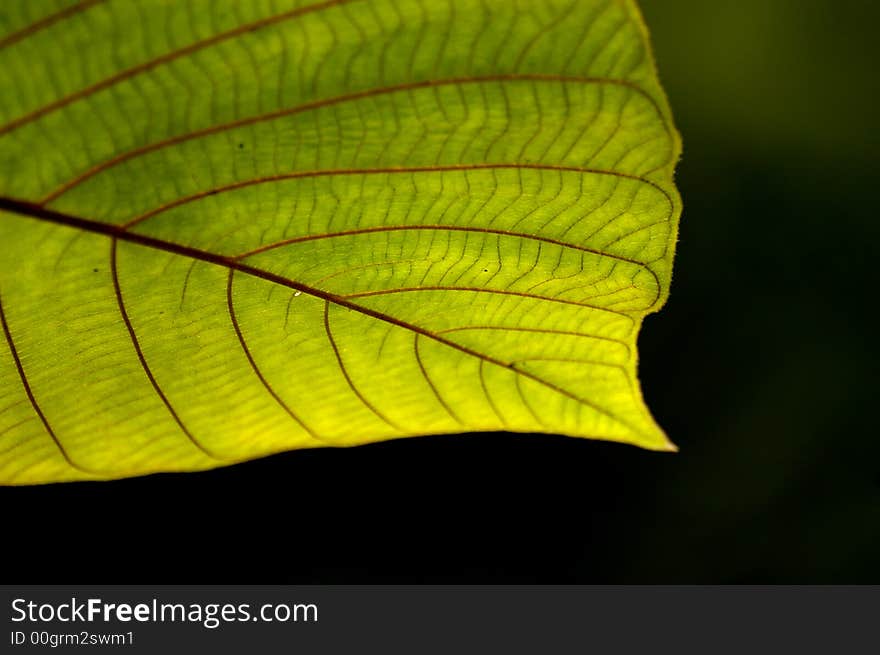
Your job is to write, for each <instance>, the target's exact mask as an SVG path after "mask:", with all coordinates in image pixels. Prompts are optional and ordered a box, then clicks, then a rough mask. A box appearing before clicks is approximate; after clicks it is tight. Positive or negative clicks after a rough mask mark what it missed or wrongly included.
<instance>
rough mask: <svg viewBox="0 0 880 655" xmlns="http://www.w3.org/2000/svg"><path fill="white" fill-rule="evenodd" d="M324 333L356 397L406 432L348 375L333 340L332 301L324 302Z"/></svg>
mask: <svg viewBox="0 0 880 655" xmlns="http://www.w3.org/2000/svg"><path fill="white" fill-rule="evenodd" d="M324 331H325V332H326V333H327V339H329V341H330V346H331V347H332V348H333V354H334V355H336V362H337V363H338V364H339V370H340V371H341V372H342V375H343V377H344V378H345V381H346V382H347V383H348V386H349V388H350V389H351V390H352V392H353V393H354V395H355V396H357V397H358V399H359V400H360V401H361V402H362V403H363V404H364V406H365V407H367V409H369V410H370V411H371V412H373V414H375V415H376V416H378V417H379V418H380V419H382V420H383V421H384V422H385V423H387V424H388V425H390V426H391V427H392V428H394V429H395V430H397V431H398V432H406V430H404V429H402V428H401V427H400V426H398V425H397V424H396V423H394V422H393V421H391V420H390V419H389V418H388V417H387V416H385V415H384V414H383V413H382V412H380V411H379V410H378V409H376V407H375V406H374V405H373V403H371V402H370V401H369V400H367V399H366V398H365V397H364V395H363V394H362V393H361V392H360V389H358V388H357V387H356V386H355V384H354V382H352V379H351V377H350V376H349V374H348V369H346V367H345V362H343V361H342V355H341V354H340V352H339V348H338V347H337V345H336V340H335V339H334V338H333V332H332V331H331V330H330V299H325V300H324Z"/></svg>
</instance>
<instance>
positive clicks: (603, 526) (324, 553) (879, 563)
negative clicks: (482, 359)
mask: <svg viewBox="0 0 880 655" xmlns="http://www.w3.org/2000/svg"><path fill="white" fill-rule="evenodd" d="M641 4H642V7H643V9H644V12H645V15H646V19H647V22H648V25H649V27H650V28H651V31H652V37H653V41H654V46H655V50H656V54H657V59H658V65H659V69H660V74H661V79H662V81H663V82H664V85H665V86H666V89H667V92H668V94H669V96H670V102H671V104H672V107H673V111H674V113H675V117H676V122H677V125H678V127H679V129H680V131H681V132H682V134H683V138H684V143H685V152H684V157H683V159H682V162H681V165H680V167H679V172H678V183H679V186H680V189H681V192H682V195H683V198H684V203H685V211H684V214H683V217H682V223H681V234H680V242H679V249H678V256H677V260H676V263H675V277H674V281H673V287H672V295H671V298H670V301H669V303H668V305H667V306H666V308H665V309H664V310H663V311H662V312H660V313H659V314H657V315H654V316H651V317H649V318H648V319H647V320H646V322H645V326H644V332H643V334H642V336H641V338H640V344H639V345H640V348H641V364H640V375H641V377H642V383H643V389H644V393H645V397H646V399H647V401H648V404H649V406H650V407H651V409H652V411H653V412H654V414H655V416H656V417H657V419H658V421H659V422H660V424H661V425H663V426H664V428H665V429H666V430H667V432H668V434H669V435H670V436H671V438H672V439H673V440H674V441H675V442H676V443H677V444H678V445H679V446H680V448H681V452H680V453H679V454H677V455H669V454H657V453H649V452H643V451H640V450H638V449H635V448H632V447H627V446H621V445H613V444H604V443H596V442H589V441H581V440H576V439H566V438H563V437H553V436H545V435H535V436H528V435H501V434H499V435H470V436H461V437H437V438H421V439H413V440H402V441H397V442H389V443H383V444H377V445H372V446H367V447H360V448H355V449H349V450H319V451H300V452H293V453H288V454H284V455H278V456H274V457H271V458H268V459H264V460H260V461H255V462H251V463H248V464H243V465H239V466H234V467H230V468H225V469H220V470H215V471H210V472H206V473H197V474H184V475H156V476H150V477H145V478H139V479H132V480H124V481H119V482H112V483H80V484H64V485H49V486H44V487H32V488H4V489H0V516H2V524H3V526H4V527H3V532H4V536H3V553H4V563H3V578H4V581H6V582H21V583H34V582H49V581H52V582H56V583H58V582H65V583H110V582H141V583H144V582H149V583H171V582H175V583H214V582H249V583H281V582H286V583H309V582H321V583H338V582H347V583H362V582H377V583H390V582H526V583H528V582H588V583H599V582H603V583H629V582H643V583H645V582H646V583H654V582H668V583H679V582H684V583H690V582H724V583H740V582H770V583H774V582H804V583H807V582H856V583H857V582H874V583H877V582H880V556H878V555H880V456H878V455H880V438H878V430H877V422H876V404H877V401H876V374H875V369H876V366H877V361H878V359H877V357H876V351H875V350H874V348H873V331H874V325H875V322H874V320H873V319H874V317H875V314H876V312H875V310H874V305H875V304H876V297H877V289H878V284H877V282H878V279H877V278H878V276H877V271H876V262H877V254H878V237H880V220H878V207H880V194H878V189H880V187H878V185H877V184H876V168H877V161H878V154H880V148H878V141H877V128H876V123H875V114H876V104H877V102H876V101H877V99H878V97H880V89H878V76H877V75H876V72H875V65H876V62H877V60H878V57H877V54H878V52H877V46H876V41H877V36H876V25H877V24H878V19H880V8H878V5H877V3H871V2H867V1H865V2H859V1H858V0H849V1H843V0H812V1H811V0H742V1H733V0H712V2H706V1H705V0H643V1H642V3H641Z"/></svg>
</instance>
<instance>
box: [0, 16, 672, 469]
mask: <svg viewBox="0 0 880 655" xmlns="http://www.w3.org/2000/svg"><path fill="white" fill-rule="evenodd" d="M679 152H680V146H679V138H678V135H677V133H676V131H675V129H674V127H673V126H672V120H671V116H670V112H669V108H668V105H667V103H666V99H665V97H664V95H663V92H662V90H661V88H660V86H659V84H658V81H657V78H656V74H655V71H654V65H653V61H652V57H651V54H650V51H649V47H648V43H647V36H646V31H645V28H644V26H643V24H642V21H641V18H640V16H639V14H638V10H637V8H636V7H635V5H634V3H633V2H631V1H607V0H559V1H555V0H528V1H526V0H519V1H514V0H325V1H323V2H316V1H314V0H300V1H298V2H297V1H295V0H275V1H274V2H270V1H268V0H266V1H262V2H257V1H255V2H238V1H232V0H228V1H225V2H220V1H217V0H189V1H187V2H176V3H175V2H171V3H169V2H160V1H159V0H154V1H152V2H138V3H134V2H128V1H126V0H106V1H100V0H91V1H89V0H86V1H81V2H69V1H68V2H49V1H48V0H46V1H41V2H35V1H33V0H5V2H4V3H3V5H2V9H0V257H2V259H0V317H2V327H3V336H2V337H0V481H2V482H4V483H7V484H29V483H41V482H50V481H60V480H80V479H90V478H116V477H123V476H130V475H140V474H145V473H150V472H155V471H186V470H198V469H206V468H210V467H215V466H219V465H223V464H227V463H231V462H236V461H241V460H246V459H250V458H254V457H259V456H262V455H266V454H269V453H273V452H278V451H282V450H289V449H296V448H309V447H317V446H350V445H356V444H363V443H367V442H373V441H380V440H384V439H393V438H399V437H404V436H411V435H424V434H441V433H460V432H471V431H486V430H492V431H494V430H510V431H519V432H547V433H561V434H567V435H572V436H579V437H588V438H595V439H606V440H612V441H619V442H626V443H631V444H636V445H639V446H643V447H645V448H652V449H658V450H670V449H673V446H672V445H671V444H670V443H669V441H668V440H667V439H666V437H665V435H664V434H663V432H662V431H661V429H660V428H659V427H658V426H657V425H656V423H655V422H654V420H653V419H652V418H651V416H650V414H649V412H648V410H647V408H646V407H645V405H644V403H643V401H642V398H641V393H640V390H639V386H638V381H637V378H636V348H635V344H636V337H637V334H638V331H639V327H640V325H641V321H642V319H643V318H644V316H645V315H646V314H647V313H649V312H652V311H656V310H657V309H658V308H659V307H660V306H661V305H662V304H663V302H664V300H665V298H666V296H667V293H668V289H669V282H670V275H671V265H672V257H673V250H674V245H675V238H676V230H677V222H678V216H679V214H680V200H679V196H678V194H677V191H676V189H675V187H674V185H673V182H672V174H673V167H674V165H675V163H676V160H677V158H678V156H679Z"/></svg>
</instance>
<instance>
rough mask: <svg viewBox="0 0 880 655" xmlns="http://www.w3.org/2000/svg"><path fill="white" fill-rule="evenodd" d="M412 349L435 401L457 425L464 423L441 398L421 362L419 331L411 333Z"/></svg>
mask: <svg viewBox="0 0 880 655" xmlns="http://www.w3.org/2000/svg"><path fill="white" fill-rule="evenodd" d="M413 351H414V352H415V355H416V362H417V363H418V365H419V370H420V371H421V372H422V377H424V378H425V382H427V383H428V386H429V387H431V391H433V392H434V396H435V397H436V398H437V401H438V402H439V403H440V404H441V405H442V406H443V409H445V410H446V413H447V414H449V415H450V416H451V417H452V418H453V419H455V422H456V423H458V424H459V425H464V422H463V421H462V420H461V419H460V418H459V417H458V414H456V413H455V412H453V411H452V408H451V407H450V406H449V404H448V403H447V402H446V401H445V400H444V399H443V396H441V395H440V392H439V391H438V390H437V387H436V386H435V385H434V381H433V380H431V376H430V375H428V371H427V369H425V364H424V362H422V355H421V353H420V352H419V333H418V332H416V333H415V334H414V335H413Z"/></svg>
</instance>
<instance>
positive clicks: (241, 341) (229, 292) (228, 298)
mask: <svg viewBox="0 0 880 655" xmlns="http://www.w3.org/2000/svg"><path fill="white" fill-rule="evenodd" d="M234 275H235V270H233V269H229V278H228V279H227V281H226V305H227V307H228V308H229V318H230V319H231V321H232V327H233V329H234V330H235V336H237V337H238V342H239V344H240V345H241V349H242V351H244V354H245V357H247V360H248V362H250V365H251V368H252V369H253V371H254V373H255V374H256V376H257V377H258V378H259V380H260V382H261V383H262V384H263V387H265V389H266V391H268V392H269V395H271V396H272V398H274V399H275V402H277V403H278V404H279V405H280V406H281V408H282V409H284V411H285V412H287V413H288V414H289V415H290V418H292V419H293V420H294V421H296V422H297V423H298V424H299V425H300V427H301V428H302V429H303V430H305V431H306V432H308V433H309V436H311V437H312V438H313V439H315V440H316V441H322V442H323V441H324V440H323V439H321V438H320V437H319V436H318V435H317V434H315V432H314V431H313V430H312V429H311V428H310V427H309V426H308V425H306V424H305V423H304V422H303V420H302V419H301V418H300V417H299V416H297V415H296V413H294V411H293V410H292V409H290V407H289V406H288V405H287V403H285V402H284V401H283V400H282V399H281V396H279V395H278V393H277V392H276V391H275V389H273V388H272V385H271V384H269V381H268V380H266V377H265V376H264V375H263V372H262V371H261V370H260V367H259V366H257V362H256V361H255V360H254V357H253V355H252V354H251V350H250V348H248V345H247V343H246V342H245V339H244V334H243V333H242V331H241V326H239V324H238V319H237V318H236V316H235V305H234V304H233V302H232V278H233V276H234Z"/></svg>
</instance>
